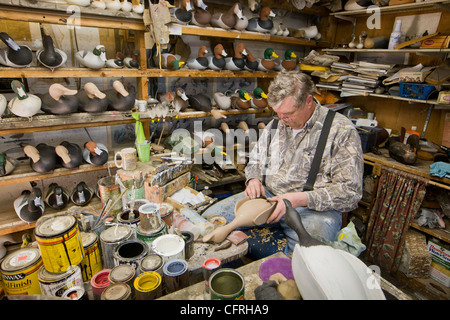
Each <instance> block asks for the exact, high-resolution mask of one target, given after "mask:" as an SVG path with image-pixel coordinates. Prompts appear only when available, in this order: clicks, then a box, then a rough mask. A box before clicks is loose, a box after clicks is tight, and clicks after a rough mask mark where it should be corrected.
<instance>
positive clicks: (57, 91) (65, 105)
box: [39, 83, 78, 114]
mask: <svg viewBox="0 0 450 320" xmlns="http://www.w3.org/2000/svg"><path fill="white" fill-rule="evenodd" d="M77 92H78V91H77V90H70V89H68V88H66V87H64V86H63V85H62V84H59V83H53V84H52V85H51V86H50V87H49V88H48V92H47V93H45V94H41V95H39V97H40V98H41V100H42V106H41V109H42V111H44V112H45V113H50V114H68V113H73V112H77V111H78V97H77V96H76V94H77Z"/></svg>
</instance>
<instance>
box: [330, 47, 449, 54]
mask: <svg viewBox="0 0 450 320" xmlns="http://www.w3.org/2000/svg"><path fill="white" fill-rule="evenodd" d="M323 51H325V52H327V53H339V52H342V53H358V52H360V53H361V52H366V53H448V52H450V49H407V48H403V49H399V50H393V49H344V48H342V49H323Z"/></svg>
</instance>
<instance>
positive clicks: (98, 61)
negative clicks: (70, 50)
mask: <svg viewBox="0 0 450 320" xmlns="http://www.w3.org/2000/svg"><path fill="white" fill-rule="evenodd" d="M75 59H76V60H77V61H78V63H79V64H81V65H82V66H84V67H87V68H90V69H101V68H103V67H104V66H105V64H106V60H107V59H106V50H105V46H103V45H98V46H96V47H95V49H94V50H92V51H88V50H80V51H78V52H77V53H76V54H75Z"/></svg>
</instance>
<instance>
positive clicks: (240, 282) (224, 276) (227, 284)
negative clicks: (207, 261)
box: [209, 268, 245, 300]
mask: <svg viewBox="0 0 450 320" xmlns="http://www.w3.org/2000/svg"><path fill="white" fill-rule="evenodd" d="M244 291H245V281H244V277H243V276H242V275H241V274H240V273H239V272H237V271H236V270H234V269H231V268H223V269H219V270H216V271H215V272H213V274H211V276H210V277H209V293H210V296H211V300H243V299H244Z"/></svg>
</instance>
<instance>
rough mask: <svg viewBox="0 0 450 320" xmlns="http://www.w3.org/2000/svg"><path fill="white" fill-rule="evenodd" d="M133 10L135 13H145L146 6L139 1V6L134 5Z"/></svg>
mask: <svg viewBox="0 0 450 320" xmlns="http://www.w3.org/2000/svg"><path fill="white" fill-rule="evenodd" d="M132 10H133V12H135V13H139V14H140V13H143V12H144V5H143V4H142V2H141V0H139V2H138V3H137V4H134V5H133V8H132Z"/></svg>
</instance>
